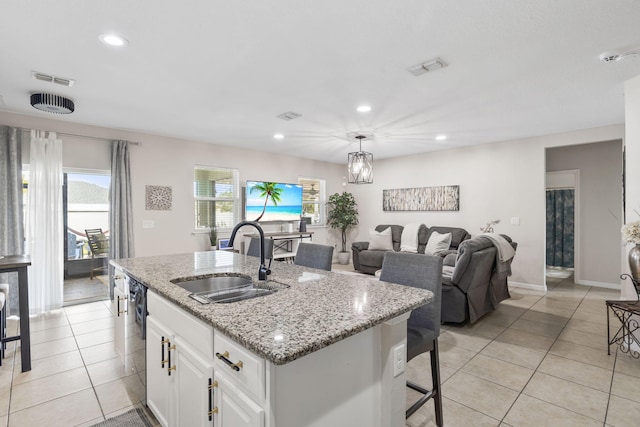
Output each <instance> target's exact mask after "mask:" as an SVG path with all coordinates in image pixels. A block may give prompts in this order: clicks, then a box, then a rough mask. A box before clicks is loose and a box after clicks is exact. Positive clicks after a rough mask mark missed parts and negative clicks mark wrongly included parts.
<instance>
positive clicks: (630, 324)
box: [606, 274, 640, 359]
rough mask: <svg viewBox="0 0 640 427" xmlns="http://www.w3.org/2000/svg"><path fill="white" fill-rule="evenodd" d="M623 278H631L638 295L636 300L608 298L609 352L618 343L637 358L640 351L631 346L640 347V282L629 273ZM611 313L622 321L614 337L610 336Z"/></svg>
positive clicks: (622, 277)
mask: <svg viewBox="0 0 640 427" xmlns="http://www.w3.org/2000/svg"><path fill="white" fill-rule="evenodd" d="M620 278H621V279H622V280H625V279H631V281H632V282H633V286H634V287H635V288H636V293H637V295H638V297H637V299H635V300H608V301H606V305H607V342H608V346H607V354H609V355H610V354H611V345H612V344H616V345H617V346H618V347H619V348H620V351H622V352H623V353H629V354H630V355H631V356H632V357H635V358H636V359H638V358H640V351H636V350H634V349H633V348H631V346H632V345H635V346H636V347H637V348H640V340H639V337H638V336H637V335H636V333H640V331H639V330H640V282H638V281H637V280H634V279H633V278H632V277H631V276H629V275H628V274H623V275H621V276H620ZM609 313H613V314H614V315H615V316H616V317H617V318H618V320H619V321H620V328H619V329H618V331H617V332H616V334H615V335H614V337H613V338H610V329H609Z"/></svg>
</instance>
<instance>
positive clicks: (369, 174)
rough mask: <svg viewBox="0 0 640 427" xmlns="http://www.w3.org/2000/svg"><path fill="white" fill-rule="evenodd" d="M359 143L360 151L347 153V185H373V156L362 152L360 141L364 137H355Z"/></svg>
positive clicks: (364, 137)
mask: <svg viewBox="0 0 640 427" xmlns="http://www.w3.org/2000/svg"><path fill="white" fill-rule="evenodd" d="M355 138H356V139H357V140H358V141H360V151H356V152H354V153H349V156H348V163H347V173H348V175H349V184H371V183H373V154H371V153H367V152H366V151H362V140H363V139H366V138H367V137H366V136H365V135H356V136H355Z"/></svg>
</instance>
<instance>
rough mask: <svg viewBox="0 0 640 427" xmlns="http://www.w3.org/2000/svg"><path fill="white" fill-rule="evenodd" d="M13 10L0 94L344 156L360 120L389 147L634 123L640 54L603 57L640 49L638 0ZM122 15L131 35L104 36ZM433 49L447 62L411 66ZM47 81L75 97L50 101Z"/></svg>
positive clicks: (95, 121) (140, 125) (339, 1)
mask: <svg viewBox="0 0 640 427" xmlns="http://www.w3.org/2000/svg"><path fill="white" fill-rule="evenodd" d="M0 13H1V14H2V16H3V19H2V25H0V96H1V97H2V98H1V99H0V110H4V111H10V112H15V113H20V114H27V115H32V116H40V117H47V118H54V119H59V120H64V121H69V122H75V123H82V124H90V125H97V126H103V127H109V128H117V129H126V130H132V131H139V132H145V133H151V134H157V135H166V136H172V137H177V138H183V139H189V140H196V141H204V142H210V143H215V144H223V145H232V146H236V147H243V148H247V149H257V150H263V151H270V152H275V153H287V154H290V155H294V156H301V157H308V158H314V159H319V160H327V161H331V162H339V163H343V162H345V161H346V157H347V153H348V152H349V151H355V150H357V147H358V144H357V142H353V141H350V139H349V138H348V136H347V135H349V134H351V133H354V132H367V133H369V134H371V135H373V138H374V139H373V140H372V141H370V142H364V143H363V149H364V150H366V151H371V152H373V153H374V157H375V158H386V157H395V156H400V155H408V154H413V153H419V152H425V151H431V150H438V149H445V148H450V147H460V146H466V145H473V144H482V143H488V142H496V141H503V140H511V139H516V138H523V137H529V136H536V135H545V134H551V133H556V132H563V131H571V130H576V129H585V128H591V127H597V126H605V125H611V124H620V123H623V122H624V91H623V82H624V81H625V80H626V79H629V78H631V77H634V76H636V75H638V74H640V56H633V57H629V58H627V59H625V60H624V61H620V62H612V63H603V62H601V61H600V60H599V55H600V53H602V52H604V51H627V50H634V49H638V50H640V31H639V30H638V28H639V27H638V22H640V1H637V0H615V1H607V0H561V1H558V0H538V1H531V0H510V1H498V0H493V1H490V0H456V1H450V0H402V1H397V0H396V1H392V0H348V1H345V0H324V1H311V0H273V1H264V0H243V1H219V0H198V1H196V0H185V1H181V2H175V1H168V0H157V1H149V0H146V1H137V2H132V1H124V0H111V1H108V2H93V1H91V2H90V1H79V0H76V1H69V0H58V1H55V2H54V1H50V0H33V1H19V0H8V1H7V0H4V1H2V3H1V5H0ZM107 32H117V33H119V34H121V35H122V36H124V37H125V38H127V39H128V40H129V43H130V44H129V46H128V47H127V48H126V49H120V50H118V49H115V48H111V47H108V46H105V45H103V44H102V43H100V41H99V40H98V35H99V34H101V33H107ZM435 57H440V58H442V59H443V60H444V61H445V62H446V63H447V64H449V66H448V67H447V68H444V69H441V70H437V71H433V72H430V73H427V74H425V75H422V76H419V77H415V76H413V75H412V74H410V73H409V72H408V71H407V69H408V68H409V67H411V66H414V65H416V64H419V63H421V62H423V61H426V60H428V59H432V58H435ZM32 71H39V72H44V73H48V74H52V75H55V76H60V77H66V78H72V79H75V80H76V81H77V83H76V84H75V85H74V86H73V87H70V88H67V87H63V86H59V85H53V84H50V83H45V82H41V81H37V80H34V79H33V78H32V77H31V72H32ZM34 91H48V92H53V93H57V94H61V95H64V96H67V97H70V98H71V99H73V100H74V101H75V104H76V111H75V112H74V113H73V114H71V115H67V116H60V115H52V114H50V113H44V112H40V111H38V110H35V109H33V108H32V107H31V106H30V105H29V95H30V93H32V92H34ZM2 100H3V101H4V102H2ZM362 103H366V104H369V105H371V107H372V111H371V112H369V113H366V114H362V113H358V112H357V111H356V107H357V106H358V105H360V104H362ZM287 111H294V112H297V113H300V114H301V115H302V116H301V117H300V118H298V119H295V120H292V121H283V120H281V119H279V118H277V117H276V116H277V115H279V114H281V113H284V112H287ZM274 133H282V134H284V135H285V138H284V139H283V140H281V141H276V140H274V139H273V138H272V135H273V134H274ZM441 133H444V134H446V135H448V139H447V140H446V141H436V140H435V136H436V135H438V134H441Z"/></svg>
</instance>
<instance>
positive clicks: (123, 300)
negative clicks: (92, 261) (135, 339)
mask: <svg viewBox="0 0 640 427" xmlns="http://www.w3.org/2000/svg"><path fill="white" fill-rule="evenodd" d="M113 280H114V282H115V287H114V288H113V303H114V304H115V307H114V312H115V315H116V317H115V329H114V337H113V345H114V347H115V350H116V353H117V354H118V356H120V359H121V360H122V362H124V361H125V354H126V346H125V342H126V338H127V337H126V325H127V311H128V309H129V304H128V302H129V300H128V298H127V294H128V293H129V292H128V289H127V283H126V279H125V276H124V272H123V271H122V270H120V269H118V268H116V269H115V270H114V275H113Z"/></svg>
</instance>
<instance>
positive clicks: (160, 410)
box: [147, 316, 174, 426]
mask: <svg viewBox="0 0 640 427" xmlns="http://www.w3.org/2000/svg"><path fill="white" fill-rule="evenodd" d="M173 337H174V334H173V333H172V332H170V331H169V330H168V329H167V328H166V327H165V326H164V325H162V324H161V323H159V322H156V319H155V317H152V316H149V317H148V318H147V406H149V408H151V410H152V411H153V414H154V415H155V416H156V418H157V419H158V422H160V424H161V425H163V426H168V425H169V416H170V414H169V401H170V399H171V387H172V384H171V377H170V376H169V372H170V371H168V368H169V359H168V356H169V353H168V347H169V346H170V345H171V342H172V341H173Z"/></svg>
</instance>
